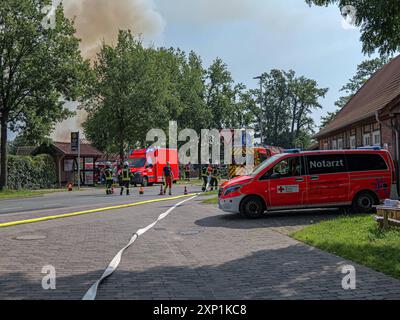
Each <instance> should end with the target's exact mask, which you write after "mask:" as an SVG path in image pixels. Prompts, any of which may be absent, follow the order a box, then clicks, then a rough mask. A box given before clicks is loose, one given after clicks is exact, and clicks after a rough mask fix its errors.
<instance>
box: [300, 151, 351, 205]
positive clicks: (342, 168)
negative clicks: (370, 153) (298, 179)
mask: <svg viewBox="0 0 400 320" xmlns="http://www.w3.org/2000/svg"><path fill="white" fill-rule="evenodd" d="M306 169H307V172H308V176H307V187H308V190H307V194H308V200H307V204H308V205H311V206H318V205H322V206H326V205H327V204H328V205H329V204H347V202H348V201H349V200H348V195H349V174H348V172H347V165H346V159H345V157H344V154H343V153H332V154H330V153H328V154H316V155H310V156H307V157H306Z"/></svg>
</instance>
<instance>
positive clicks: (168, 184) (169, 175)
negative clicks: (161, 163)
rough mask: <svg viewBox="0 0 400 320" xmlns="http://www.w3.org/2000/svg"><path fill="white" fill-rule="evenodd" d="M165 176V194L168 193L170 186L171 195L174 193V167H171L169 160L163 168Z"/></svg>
mask: <svg viewBox="0 0 400 320" xmlns="http://www.w3.org/2000/svg"><path fill="white" fill-rule="evenodd" d="M163 176H164V181H165V188H164V194H166V193H167V189H168V187H169V195H171V194H172V180H173V174H172V169H171V165H170V164H169V162H167V164H166V166H165V167H164V168H163Z"/></svg>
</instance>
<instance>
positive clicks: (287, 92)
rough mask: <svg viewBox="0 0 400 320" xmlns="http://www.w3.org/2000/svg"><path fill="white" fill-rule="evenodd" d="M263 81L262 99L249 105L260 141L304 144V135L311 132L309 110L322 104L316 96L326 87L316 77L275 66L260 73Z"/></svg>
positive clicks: (322, 95) (258, 92)
mask: <svg viewBox="0 0 400 320" xmlns="http://www.w3.org/2000/svg"><path fill="white" fill-rule="evenodd" d="M262 85H263V94H262V101H261V103H260V104H257V105H255V108H254V107H253V108H252V109H253V110H254V111H253V114H254V115H255V116H256V118H257V119H259V124H258V126H257V129H258V131H259V133H260V134H261V135H262V137H263V141H264V142H265V143H267V144H272V145H278V146H282V147H295V146H302V147H304V146H305V145H307V144H308V143H309V142H310V141H311V139H310V138H308V139H307V138H306V137H307V136H308V137H310V135H311V134H312V133H313V132H314V130H313V128H314V120H313V119H312V117H311V114H312V112H313V110H314V109H317V108H321V105H320V103H319V99H320V98H323V97H324V96H325V94H326V93H327V91H328V89H325V88H319V87H318V84H317V82H316V81H315V80H312V79H308V78H306V77H296V74H295V72H294V71H292V70H290V71H283V70H277V69H273V70H271V71H270V72H269V73H264V74H263V75H262ZM255 94H256V96H259V95H260V91H259V90H257V91H255ZM257 106H258V110H257Z"/></svg>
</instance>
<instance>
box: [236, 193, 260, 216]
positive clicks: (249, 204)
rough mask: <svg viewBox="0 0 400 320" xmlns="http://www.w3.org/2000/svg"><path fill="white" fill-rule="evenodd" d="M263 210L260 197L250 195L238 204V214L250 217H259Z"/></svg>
mask: <svg viewBox="0 0 400 320" xmlns="http://www.w3.org/2000/svg"><path fill="white" fill-rule="evenodd" d="M264 211H265V208H264V203H263V202H262V201H261V199H260V198H258V197H254V196H250V197H247V198H245V199H244V200H243V201H242V203H241V204H240V214H241V215H242V216H245V217H246V218H250V219H257V218H260V217H261V216H262V215H263V213H264Z"/></svg>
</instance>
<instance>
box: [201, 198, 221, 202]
mask: <svg viewBox="0 0 400 320" xmlns="http://www.w3.org/2000/svg"><path fill="white" fill-rule="evenodd" d="M202 203H205V204H218V197H212V198H208V199H205V200H203V201H202Z"/></svg>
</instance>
